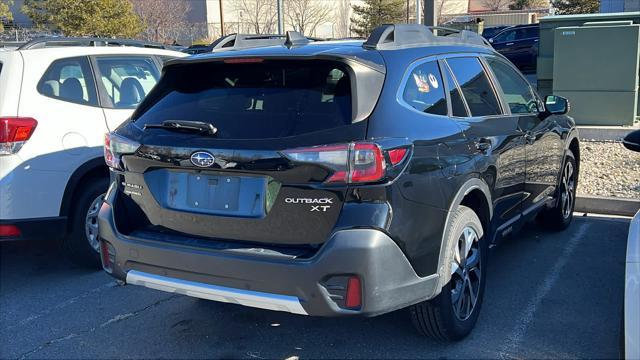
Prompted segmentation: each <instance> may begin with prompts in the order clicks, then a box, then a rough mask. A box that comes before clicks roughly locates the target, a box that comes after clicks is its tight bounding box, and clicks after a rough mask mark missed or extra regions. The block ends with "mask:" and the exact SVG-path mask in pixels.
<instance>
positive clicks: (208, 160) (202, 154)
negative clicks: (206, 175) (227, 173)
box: [191, 151, 216, 167]
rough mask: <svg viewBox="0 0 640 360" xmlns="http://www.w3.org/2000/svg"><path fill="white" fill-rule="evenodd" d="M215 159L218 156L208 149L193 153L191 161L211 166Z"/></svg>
mask: <svg viewBox="0 0 640 360" xmlns="http://www.w3.org/2000/svg"><path fill="white" fill-rule="evenodd" d="M215 160H216V158H214V157H213V155H211V154H210V153H208V152H206V151H196V152H194V153H193V154H191V163H192V164H193V165H195V166H198V167H209V166H211V165H213V163H214V162H215Z"/></svg>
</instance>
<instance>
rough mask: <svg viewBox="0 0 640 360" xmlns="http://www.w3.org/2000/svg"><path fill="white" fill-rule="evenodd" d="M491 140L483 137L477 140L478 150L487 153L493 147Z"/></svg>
mask: <svg viewBox="0 0 640 360" xmlns="http://www.w3.org/2000/svg"><path fill="white" fill-rule="evenodd" d="M491 146H492V144H491V140H489V139H487V138H481V139H478V140H476V150H478V151H479V152H481V153H486V152H487V151H489V150H490V149H491Z"/></svg>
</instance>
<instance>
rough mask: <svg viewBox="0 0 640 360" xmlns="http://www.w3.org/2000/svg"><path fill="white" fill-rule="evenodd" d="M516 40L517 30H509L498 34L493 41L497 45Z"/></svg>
mask: <svg viewBox="0 0 640 360" xmlns="http://www.w3.org/2000/svg"><path fill="white" fill-rule="evenodd" d="M515 39H516V31H515V30H507V31H505V32H502V33H500V34H498V35H497V36H496V37H495V38H494V39H493V41H494V42H496V43H501V42H507V41H514V40H515Z"/></svg>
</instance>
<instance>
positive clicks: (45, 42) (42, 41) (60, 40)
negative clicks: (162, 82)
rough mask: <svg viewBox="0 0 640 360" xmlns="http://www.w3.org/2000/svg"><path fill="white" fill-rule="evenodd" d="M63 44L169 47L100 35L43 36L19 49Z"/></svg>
mask: <svg viewBox="0 0 640 360" xmlns="http://www.w3.org/2000/svg"><path fill="white" fill-rule="evenodd" d="M63 46H132V47H141V48H153V49H167V47H166V46H165V45H162V44H159V43H154V42H149V41H142V40H131V39H108V38H98V37H86V38H85V37H43V38H38V39H34V40H31V41H29V42H28V43H26V44H24V45H22V46H20V47H19V48H18V50H30V49H43V48H48V47H63Z"/></svg>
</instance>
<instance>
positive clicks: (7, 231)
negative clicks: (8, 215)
mask: <svg viewBox="0 0 640 360" xmlns="http://www.w3.org/2000/svg"><path fill="white" fill-rule="evenodd" d="M20 234H21V231H20V229H19V228H18V227H17V226H15V225H0V237H18V236H20Z"/></svg>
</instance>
